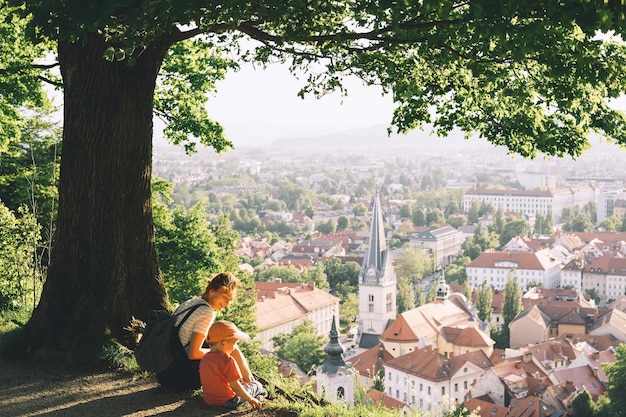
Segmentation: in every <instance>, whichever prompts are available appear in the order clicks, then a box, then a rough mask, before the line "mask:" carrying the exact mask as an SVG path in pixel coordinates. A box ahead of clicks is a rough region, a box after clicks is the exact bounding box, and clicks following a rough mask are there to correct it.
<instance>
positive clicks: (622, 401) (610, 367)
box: [603, 344, 626, 417]
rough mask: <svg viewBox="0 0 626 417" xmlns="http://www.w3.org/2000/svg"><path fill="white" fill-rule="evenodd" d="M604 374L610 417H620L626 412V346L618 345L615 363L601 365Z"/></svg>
mask: <svg viewBox="0 0 626 417" xmlns="http://www.w3.org/2000/svg"><path fill="white" fill-rule="evenodd" d="M603 367H604V372H605V373H606V376H607V377H608V379H607V381H606V390H607V395H608V397H609V399H610V400H611V401H610V404H609V405H607V406H606V407H608V409H609V411H610V414H609V415H610V416H616V417H617V416H620V415H623V414H624V410H626V398H624V392H626V391H624V390H626V345H623V344H621V345H619V346H617V347H616V348H615V362H613V363H611V364H605V365H603Z"/></svg>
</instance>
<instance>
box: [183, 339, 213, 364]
mask: <svg viewBox="0 0 626 417" xmlns="http://www.w3.org/2000/svg"><path fill="white" fill-rule="evenodd" d="M204 339H205V336H204V335H203V334H202V333H195V332H194V333H192V334H191V340H190V341H189V346H188V347H187V357H188V358H189V359H191V360H200V359H202V357H203V356H204V354H205V353H207V352H208V351H209V349H205V348H203V347H202V345H203V344H204Z"/></svg>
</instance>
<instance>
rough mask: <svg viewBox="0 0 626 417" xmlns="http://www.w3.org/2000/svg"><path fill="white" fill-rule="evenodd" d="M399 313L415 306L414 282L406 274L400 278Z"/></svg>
mask: <svg viewBox="0 0 626 417" xmlns="http://www.w3.org/2000/svg"><path fill="white" fill-rule="evenodd" d="M396 305H397V309H398V314H402V313H404V312H405V311H408V310H412V309H413V308H415V293H414V291H413V282H412V281H411V280H410V279H409V278H407V277H404V276H401V277H399V278H398V300H397V303H396Z"/></svg>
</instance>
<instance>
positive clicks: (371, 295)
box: [367, 294, 374, 303]
mask: <svg viewBox="0 0 626 417" xmlns="http://www.w3.org/2000/svg"><path fill="white" fill-rule="evenodd" d="M367 298H368V300H369V302H370V303H373V302H374V295H373V294H370V295H368V296H367Z"/></svg>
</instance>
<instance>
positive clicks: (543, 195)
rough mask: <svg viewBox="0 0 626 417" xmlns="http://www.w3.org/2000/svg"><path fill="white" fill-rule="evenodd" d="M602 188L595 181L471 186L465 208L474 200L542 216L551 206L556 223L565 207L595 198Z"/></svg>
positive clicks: (591, 200) (467, 193)
mask: <svg viewBox="0 0 626 417" xmlns="http://www.w3.org/2000/svg"><path fill="white" fill-rule="evenodd" d="M599 194H600V189H599V188H598V187H596V186H594V185H578V186H575V187H567V188H558V189H555V190H546V191H539V190H491V189H472V190H469V191H467V192H466V193H465V196H464V197H463V209H464V210H465V211H469V209H470V207H471V206H472V201H473V200H480V201H481V202H484V203H486V204H491V205H492V206H493V207H495V208H502V210H504V211H505V212H507V211H508V212H515V213H521V214H523V215H525V216H527V217H535V216H537V215H538V214H541V215H543V216H545V215H547V214H548V211H549V210H550V209H551V210H552V222H553V223H554V224H557V223H558V222H559V219H560V217H561V212H562V211H563V209H564V208H565V207H574V206H579V207H583V206H584V205H585V204H587V203H589V202H595V201H596V196H597V195H599Z"/></svg>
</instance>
